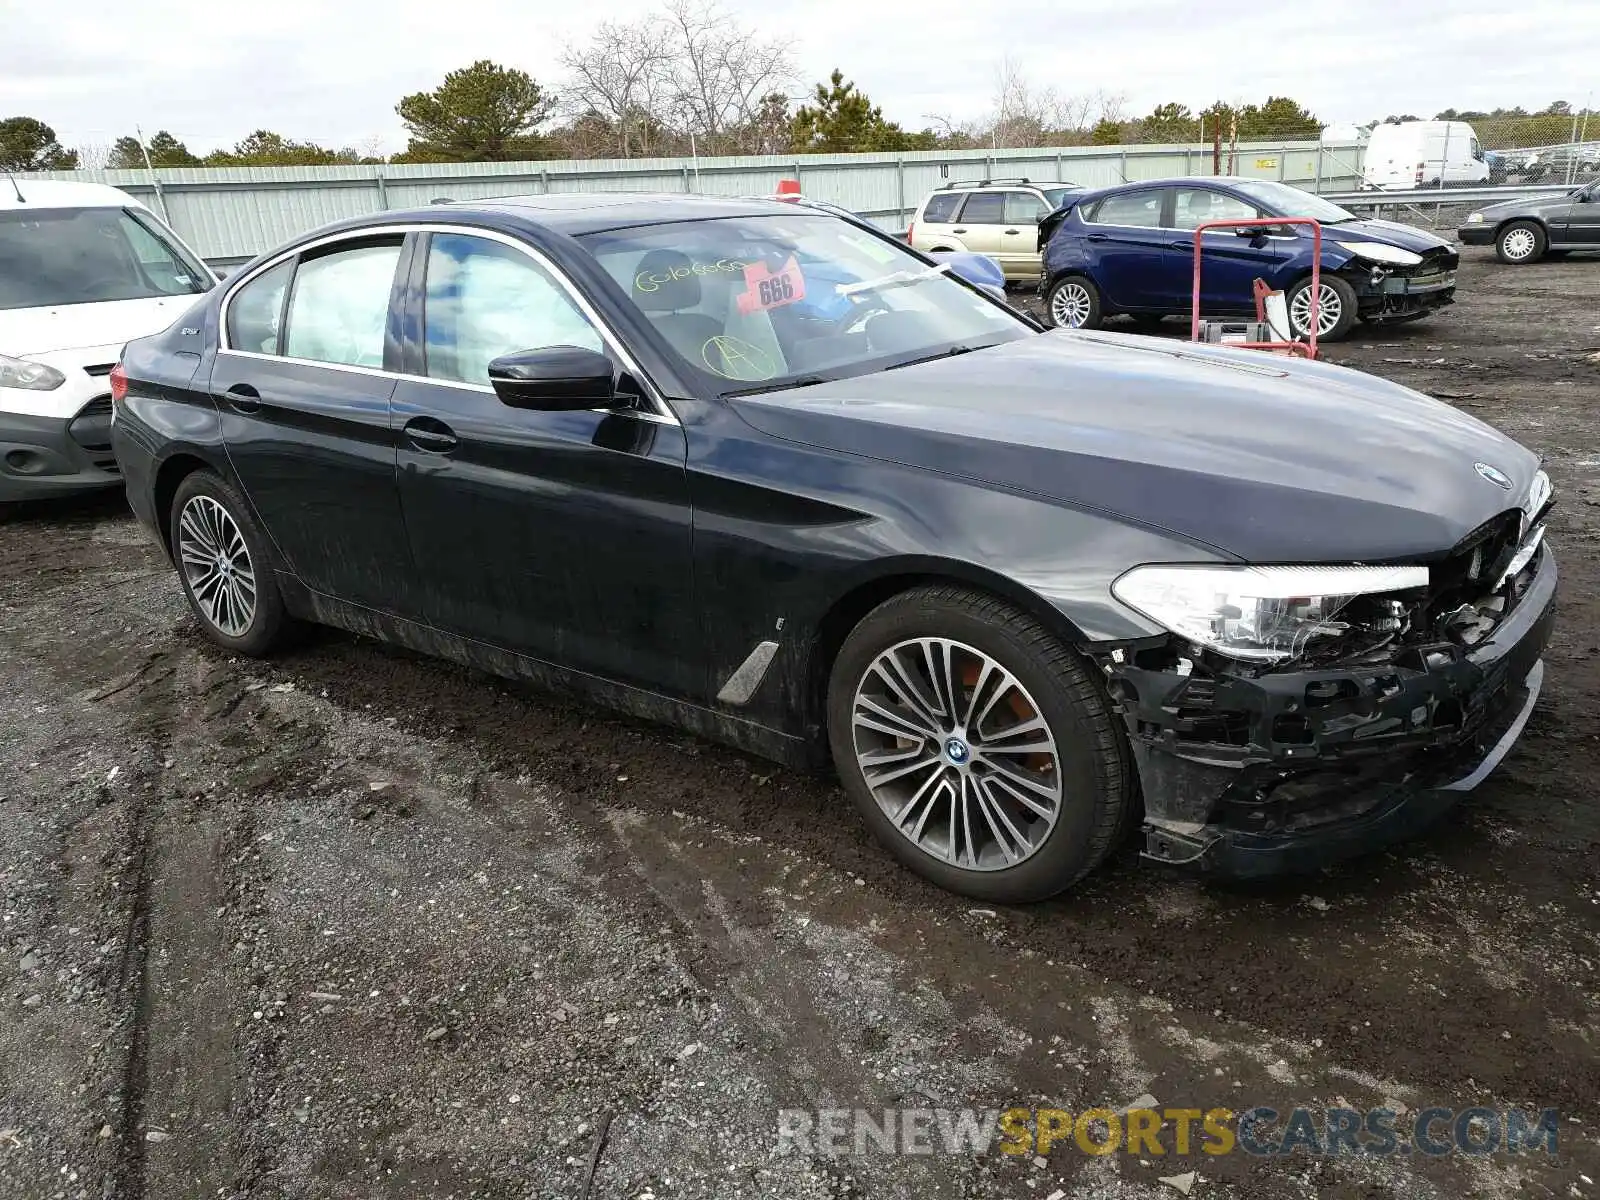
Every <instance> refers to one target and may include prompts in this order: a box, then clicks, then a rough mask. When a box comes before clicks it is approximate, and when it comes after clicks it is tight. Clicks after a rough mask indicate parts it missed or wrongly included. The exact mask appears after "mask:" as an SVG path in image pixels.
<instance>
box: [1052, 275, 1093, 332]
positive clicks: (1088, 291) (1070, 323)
mask: <svg viewBox="0 0 1600 1200" xmlns="http://www.w3.org/2000/svg"><path fill="white" fill-rule="evenodd" d="M1045 311H1046V313H1048V315H1049V317H1050V324H1052V325H1054V326H1055V327H1056V328H1057V329H1098V328H1100V289H1098V288H1097V287H1095V286H1094V283H1093V282H1092V281H1091V280H1089V279H1087V278H1085V277H1084V276H1082V275H1067V276H1064V277H1063V278H1061V279H1058V280H1056V281H1055V283H1053V284H1051V286H1050V294H1049V296H1047V297H1046V299H1045Z"/></svg>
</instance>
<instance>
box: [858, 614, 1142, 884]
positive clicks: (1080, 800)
mask: <svg viewBox="0 0 1600 1200" xmlns="http://www.w3.org/2000/svg"><path fill="white" fill-rule="evenodd" d="M828 737H829V742H830V744H831V747H832V751H833V760H834V765H835V766H836V767H837V768H838V771H839V778H840V781H841V782H842V783H843V785H844V789H845V792H846V793H847V794H848V795H849V797H850V799H851V800H852V802H853V803H854V804H855V806H856V808H857V809H858V810H859V811H860V813H861V815H862V817H863V819H865V821H866V823H867V825H868V827H869V828H870V829H871V830H872V833H873V835H874V836H875V837H876V838H877V839H878V841H879V842H880V843H882V844H883V846H884V847H885V848H886V849H887V850H888V851H889V852H890V853H891V854H893V855H894V856H895V857H896V858H897V859H899V860H900V862H901V863H903V864H904V865H905V866H907V867H910V868H911V869H912V870H913V871H915V872H917V873H918V874H919V875H921V876H923V877H924V878H926V879H928V880H930V881H932V882H933V883H936V884H938V885H939V886H940V887H943V888H946V889H948V890H950V891H953V892H957V893H959V894H961V895H964V896H970V897H973V898H974V899H978V900H989V901H997V902H1000V903H1025V902H1029V901H1034V900H1043V899H1045V898H1046V897H1048V896H1053V895H1055V894H1056V893H1058V892H1061V891H1063V890H1065V889H1066V888H1068V887H1071V886H1072V885H1073V884H1074V883H1076V882H1077V881H1078V880H1079V879H1081V878H1083V876H1084V875H1086V874H1088V872H1089V871H1091V870H1093V869H1094V867H1096V866H1097V865H1098V864H1099V863H1100V862H1101V860H1103V859H1104V858H1105V856H1106V855H1107V854H1108V853H1109V852H1110V851H1111V849H1112V848H1113V846H1114V845H1115V844H1116V842H1117V840H1118V839H1119V838H1120V837H1121V836H1122V835H1123V834H1124V833H1125V832H1126V831H1127V828H1128V823H1129V821H1130V820H1131V817H1132V815H1133V814H1134V811H1135V799H1134V790H1133V775H1132V770H1131V766H1130V763H1129V760H1128V751H1127V743H1126V739H1125V737H1124V734H1123V731H1122V727H1121V722H1120V719H1119V718H1118V717H1117V715H1116V713H1115V712H1114V710H1113V708H1112V705H1111V701H1110V699H1109V697H1108V696H1107V695H1106V693H1105V690H1104V688H1103V687H1102V686H1101V684H1100V683H1099V681H1098V680H1097V679H1096V677H1095V676H1094V675H1093V674H1092V673H1091V672H1090V670H1089V669H1088V667H1087V666H1086V665H1085V664H1084V662H1083V661H1082V660H1081V659H1080V658H1078V656H1077V655H1076V654H1074V653H1073V652H1072V651H1071V650H1070V649H1069V648H1068V647H1066V646H1065V645H1063V644H1062V643H1061V642H1060V641H1059V640H1058V639H1057V638H1055V637H1054V636H1053V635H1052V634H1051V633H1049V632H1048V631H1047V630H1046V629H1045V628H1044V627H1043V626H1041V625H1040V624H1039V623H1038V622H1037V621H1035V620H1034V619H1033V618H1031V617H1029V616H1028V615H1027V614H1025V613H1023V612H1021V611H1020V610H1018V609H1016V608H1013V607H1012V606H1011V605H1009V604H1006V603H1004V602H1003V601H1001V600H998V599H996V598H994V597H991V596H986V595H983V594H981V593H976V592H972V591H968V590H966V589H963V588H959V587H954V586H930V587H921V588H916V589H913V590H911V591H908V592H903V593H901V594H900V595H898V596H895V597H893V598H891V599H889V600H887V601H885V602H884V603H883V604H881V605H879V606H878V607H877V608H876V609H874V610H873V611H872V612H871V613H869V614H868V615H867V616H866V618H865V619H863V620H862V621H861V623H860V624H859V625H857V626H856V628H855V629H854V630H853V631H852V632H851V633H850V636H849V637H847V638H846V639H845V642H844V645H843V647H842V648H841V649H840V651H839V655H838V658H837V659H836V660H835V662H834V665H833V671H832V675H831V677H830V681H829V686H828Z"/></svg>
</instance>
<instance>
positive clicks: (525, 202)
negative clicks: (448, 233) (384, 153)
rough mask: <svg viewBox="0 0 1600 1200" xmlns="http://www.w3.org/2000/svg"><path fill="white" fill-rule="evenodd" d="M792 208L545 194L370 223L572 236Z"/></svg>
mask: <svg viewBox="0 0 1600 1200" xmlns="http://www.w3.org/2000/svg"><path fill="white" fill-rule="evenodd" d="M795 209H796V206H795V205H793V204H785V203H783V202H782V201H779V200H763V199H759V198H742V197H732V196H702V195H698V194H695V193H683V192H551V193H549V194H544V195H533V196H495V197H492V198H490V199H485V200H451V201H449V202H448V203H443V204H439V203H436V204H433V205H430V206H429V207H427V208H421V209H413V210H411V211H409V212H385V213H376V214H374V215H373V216H372V217H371V218H370V221H371V222H373V223H378V222H384V223H392V222H396V221H418V220H438V219H440V218H441V217H444V216H446V214H448V219H451V220H458V219H460V218H461V217H462V216H467V215H474V214H476V215H480V216H483V217H485V218H491V219H493V218H499V219H502V220H503V219H505V218H510V219H511V220H512V221H513V222H514V223H526V224H532V225H539V226H542V227H543V228H545V229H550V230H554V231H556V232H558V233H564V234H568V235H577V234H583V233H594V232H597V231H599V230H602V229H628V228H632V227H635V226H641V225H661V224H665V223H667V222H669V221H709V220H715V219H717V218H719V217H768V216H781V215H784V214H787V215H789V216H793V215H794V213H795Z"/></svg>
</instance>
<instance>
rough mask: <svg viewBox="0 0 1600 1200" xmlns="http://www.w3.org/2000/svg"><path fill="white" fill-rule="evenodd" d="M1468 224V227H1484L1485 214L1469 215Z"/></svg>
mask: <svg viewBox="0 0 1600 1200" xmlns="http://www.w3.org/2000/svg"><path fill="white" fill-rule="evenodd" d="M1467 224H1468V225H1482V224H1483V214H1482V213H1469V214H1468V216H1467Z"/></svg>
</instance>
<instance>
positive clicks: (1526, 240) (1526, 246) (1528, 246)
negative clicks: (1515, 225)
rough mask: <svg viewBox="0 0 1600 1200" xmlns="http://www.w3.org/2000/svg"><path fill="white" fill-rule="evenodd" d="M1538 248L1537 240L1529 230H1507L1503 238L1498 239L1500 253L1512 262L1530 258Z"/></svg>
mask: <svg viewBox="0 0 1600 1200" xmlns="http://www.w3.org/2000/svg"><path fill="white" fill-rule="evenodd" d="M1538 246H1539V243H1538V240H1537V239H1536V238H1535V237H1534V236H1533V230H1531V229H1512V230H1508V231H1507V233H1506V235H1505V237H1503V238H1501V239H1500V249H1501V252H1502V253H1504V254H1505V256H1506V257H1507V258H1509V259H1511V260H1512V261H1513V262H1521V261H1522V260H1523V259H1525V258H1529V257H1531V256H1532V254H1533V252H1534V251H1535V250H1536V249H1538Z"/></svg>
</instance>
